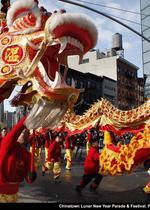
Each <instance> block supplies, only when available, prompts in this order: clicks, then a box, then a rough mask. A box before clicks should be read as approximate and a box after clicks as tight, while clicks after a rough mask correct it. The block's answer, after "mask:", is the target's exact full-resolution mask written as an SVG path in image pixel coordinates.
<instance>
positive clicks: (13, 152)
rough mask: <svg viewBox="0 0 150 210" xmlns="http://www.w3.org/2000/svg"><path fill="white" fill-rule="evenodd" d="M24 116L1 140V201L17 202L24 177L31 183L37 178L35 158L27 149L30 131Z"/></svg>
mask: <svg viewBox="0 0 150 210" xmlns="http://www.w3.org/2000/svg"><path fill="white" fill-rule="evenodd" d="M25 119H26V117H24V118H22V119H21V120H20V121H19V122H18V123H17V125H15V126H14V127H13V128H12V130H11V131H9V132H8V133H7V135H6V136H5V137H4V138H3V139H2V141H1V147H0V203H8V202H9V203H14V202H17V198H18V190H19V184H20V183H21V182H22V181H24V179H25V180H26V181H27V182H28V183H31V182H33V181H34V180H35V179H36V171H35V167H34V161H33V160H34V158H33V156H32V154H31V153H30V152H29V151H27V150H26V148H25V141H26V140H27V139H28V136H29V132H28V130H27V129H26V127H25V125H24V122H25Z"/></svg>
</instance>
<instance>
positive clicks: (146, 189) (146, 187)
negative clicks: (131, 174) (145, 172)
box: [143, 183, 150, 194]
mask: <svg viewBox="0 0 150 210" xmlns="http://www.w3.org/2000/svg"><path fill="white" fill-rule="evenodd" d="M143 190H144V192H145V193H148V194H150V183H148V184H147V185H146V186H145V187H144V188H143Z"/></svg>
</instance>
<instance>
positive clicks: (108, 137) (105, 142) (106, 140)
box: [104, 131, 112, 145]
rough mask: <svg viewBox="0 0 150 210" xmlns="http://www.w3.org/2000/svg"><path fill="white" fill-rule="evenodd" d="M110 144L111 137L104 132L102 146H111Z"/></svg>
mask: <svg viewBox="0 0 150 210" xmlns="http://www.w3.org/2000/svg"><path fill="white" fill-rule="evenodd" d="M111 143H112V138H111V135H110V133H109V132H108V131H104V144H105V145H106V144H111Z"/></svg>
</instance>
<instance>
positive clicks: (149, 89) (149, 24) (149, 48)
mask: <svg viewBox="0 0 150 210" xmlns="http://www.w3.org/2000/svg"><path fill="white" fill-rule="evenodd" d="M140 2H141V24H142V27H141V31H142V34H143V35H144V36H145V37H147V38H149V39H150V1H149V0H141V1H140ZM142 55H143V71H144V75H146V82H145V88H144V95H145V98H150V42H148V41H146V40H144V39H142Z"/></svg>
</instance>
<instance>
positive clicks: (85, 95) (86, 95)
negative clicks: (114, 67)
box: [66, 68, 117, 114]
mask: <svg viewBox="0 0 150 210" xmlns="http://www.w3.org/2000/svg"><path fill="white" fill-rule="evenodd" d="M66 81H67V84H68V85H72V86H74V87H75V88H77V89H79V90H80V95H79V98H78V101H77V103H76V104H75V106H74V111H75V112H76V113H77V114H83V112H84V111H86V110H87V109H89V108H90V106H91V105H92V104H93V103H94V102H96V101H97V100H98V99H101V98H106V99H107V100H109V101H111V102H112V103H113V104H114V105H116V104H115V103H116V97H117V93H116V90H117V88H116V81H115V80H112V79H110V78H108V77H105V76H103V77H101V76H97V75H94V74H91V73H83V72H80V71H76V70H74V69H71V68H69V70H68V73H67V78H66Z"/></svg>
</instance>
